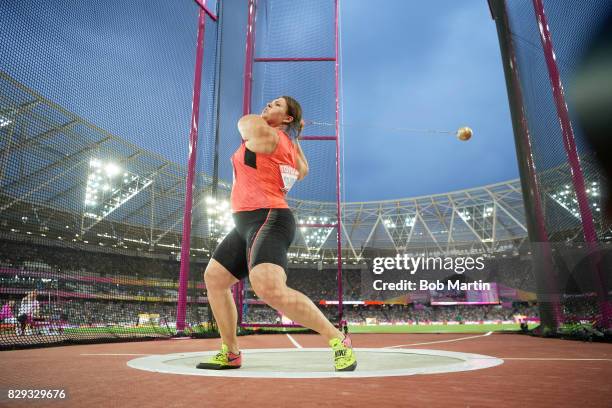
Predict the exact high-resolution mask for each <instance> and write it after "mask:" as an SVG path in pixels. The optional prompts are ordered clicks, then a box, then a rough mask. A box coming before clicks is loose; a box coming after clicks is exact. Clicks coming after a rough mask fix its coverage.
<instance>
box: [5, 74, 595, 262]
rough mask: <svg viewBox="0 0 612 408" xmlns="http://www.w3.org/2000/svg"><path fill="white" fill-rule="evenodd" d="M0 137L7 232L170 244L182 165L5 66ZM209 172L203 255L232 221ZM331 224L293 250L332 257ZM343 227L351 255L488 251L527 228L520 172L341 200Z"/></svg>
mask: <svg viewBox="0 0 612 408" xmlns="http://www.w3.org/2000/svg"><path fill="white" fill-rule="evenodd" d="M0 136H1V137H0V154H1V157H2V166H1V168H0V183H1V192H2V193H1V195H0V214H1V215H0V220H1V221H2V226H1V227H2V228H1V229H2V230H4V231H5V232H7V231H9V230H11V231H13V232H15V233H25V232H29V233H30V234H41V235H43V236H44V237H46V238H49V239H62V240H71V241H78V242H91V243H93V244H97V245H101V246H112V247H116V246H119V247H121V246H127V245H128V242H130V243H131V244H130V245H136V246H142V247H148V248H149V249H150V250H151V251H166V250H167V251H178V249H179V248H180V239H181V232H182V222H183V206H184V196H185V178H186V171H185V168H184V167H183V166H180V165H178V164H176V163H172V162H170V161H168V160H166V159H165V158H163V157H162V156H160V155H158V154H155V153H152V152H149V151H147V150H145V149H143V148H141V147H138V146H136V145H134V144H131V143H128V142H126V141H125V140H122V139H121V138H119V137H117V136H115V135H113V134H111V133H109V132H107V131H105V130H104V129H101V128H99V127H98V126H96V125H95V124H92V123H89V122H87V121H86V120H84V119H82V118H80V117H79V116H77V115H75V114H74V113H72V112H69V111H67V110H66V109H64V108H63V107H61V106H59V105H57V104H56V103H54V102H52V101H50V100H48V99H46V98H44V97H43V96H41V95H39V94H37V93H36V92H34V91H33V90H31V89H29V88H27V87H26V86H24V85H23V84H21V83H19V82H17V81H15V80H14V79H13V78H11V77H10V76H8V75H7V74H6V73H3V72H0ZM555 171H556V172H561V173H566V172H567V169H556V170H555ZM553 173H554V172H553ZM551 177H554V174H551ZM212 182H213V180H212V178H211V177H210V176H209V175H207V174H204V173H202V172H200V173H198V174H197V180H196V190H195V194H194V211H193V221H192V231H193V233H192V237H193V238H192V249H193V250H194V251H200V253H201V254H202V255H204V256H206V255H207V254H209V253H210V250H211V248H214V246H215V245H216V242H218V240H219V239H220V238H221V237H222V236H223V234H224V233H225V232H226V231H227V228H228V226H229V225H230V219H231V218H230V217H229V216H228V214H229V209H228V205H227V202H226V200H227V197H228V196H229V191H230V188H231V185H230V183H227V182H224V181H219V186H218V196H217V200H216V201H215V200H214V199H212V198H211V190H212ZM593 188H594V189H595V188H596V186H595V185H594V186H593ZM594 191H595V190H594ZM547 194H548V196H549V197H550V201H551V203H552V205H553V207H555V211H559V212H560V214H561V216H562V217H563V218H565V219H567V220H569V221H568V225H570V226H571V225H576V224H577V223H578V221H577V220H576V217H575V214H574V213H573V211H574V209H573V208H572V207H571V203H569V204H568V203H567V202H561V201H560V200H559V199H558V196H557V194H559V191H549V192H547ZM555 197H557V198H555ZM570 201H571V200H570ZM289 203H290V205H291V207H292V208H293V209H294V214H295V217H296V220H297V221H298V223H299V224H331V223H335V222H336V204H335V202H321V201H307V200H296V199H292V198H290V199H289ZM555 203H556V204H555ZM333 231H335V228H330V227H319V228H308V227H301V228H299V233H298V234H297V237H296V240H295V242H294V245H293V248H292V252H291V256H292V258H293V259H294V260H300V259H303V260H304V261H308V260H312V259H321V258H323V259H325V258H329V259H335V253H336V250H337V249H336V236H335V233H333ZM342 231H343V232H342V234H343V246H344V250H343V257H344V258H345V259H347V258H348V259H353V260H359V259H361V258H362V257H363V256H364V254H366V253H367V251H368V250H369V249H373V248H374V249H382V250H390V251H391V250H392V251H413V250H414V251H417V250H421V249H424V248H426V249H427V250H428V251H434V252H435V251H438V252H440V253H453V251H454V252H457V251H462V250H466V249H469V250H472V251H473V250H477V251H482V252H489V251H495V250H499V249H507V248H508V247H512V246H514V245H516V243H517V242H520V241H522V240H523V239H524V238H525V237H526V235H527V229H526V224H525V213H524V207H523V200H522V193H521V187H520V182H519V180H511V181H507V182H502V183H497V184H491V185H487V186H482V187H475V188H471V189H466V190H461V191H454V192H448V193H443V194H434V195H429V196H422V197H411V198H403V199H397V200H385V201H370V202H350V203H344V204H343V205H342ZM58 237H60V238H58Z"/></svg>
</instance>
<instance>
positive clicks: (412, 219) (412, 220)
mask: <svg viewBox="0 0 612 408" xmlns="http://www.w3.org/2000/svg"><path fill="white" fill-rule="evenodd" d="M415 222H416V217H411V216H407V217H406V220H405V221H404V225H405V226H406V227H413V226H414V223H415Z"/></svg>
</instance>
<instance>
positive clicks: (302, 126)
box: [297, 119, 306, 140]
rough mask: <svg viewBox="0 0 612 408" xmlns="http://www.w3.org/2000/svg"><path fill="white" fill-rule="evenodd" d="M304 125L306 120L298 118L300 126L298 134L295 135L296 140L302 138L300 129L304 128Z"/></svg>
mask: <svg viewBox="0 0 612 408" xmlns="http://www.w3.org/2000/svg"><path fill="white" fill-rule="evenodd" d="M305 125H306V122H304V119H302V120H300V128H299V136H298V137H297V140H300V139H302V137H303V136H302V131H303V130H304V126H305Z"/></svg>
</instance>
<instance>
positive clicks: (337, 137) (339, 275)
mask: <svg viewBox="0 0 612 408" xmlns="http://www.w3.org/2000/svg"><path fill="white" fill-rule="evenodd" d="M334 3H335V34H334V35H335V57H336V58H335V63H334V71H335V80H336V205H337V207H338V208H337V217H338V223H337V227H336V232H337V234H338V324H339V325H340V326H341V325H342V315H343V307H342V214H341V207H340V95H339V92H338V17H339V16H338V10H339V4H340V0H335V1H334Z"/></svg>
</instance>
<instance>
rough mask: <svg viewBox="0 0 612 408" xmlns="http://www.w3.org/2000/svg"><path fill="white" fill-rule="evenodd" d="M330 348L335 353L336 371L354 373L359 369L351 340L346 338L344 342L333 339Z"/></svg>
mask: <svg viewBox="0 0 612 408" xmlns="http://www.w3.org/2000/svg"><path fill="white" fill-rule="evenodd" d="M329 346H330V347H331V348H332V350H333V351H334V366H335V368H336V371H353V370H355V368H357V359H356V358H355V353H353V346H352V345H351V339H350V338H349V337H348V336H344V340H340V339H332V340H330V341H329Z"/></svg>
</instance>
